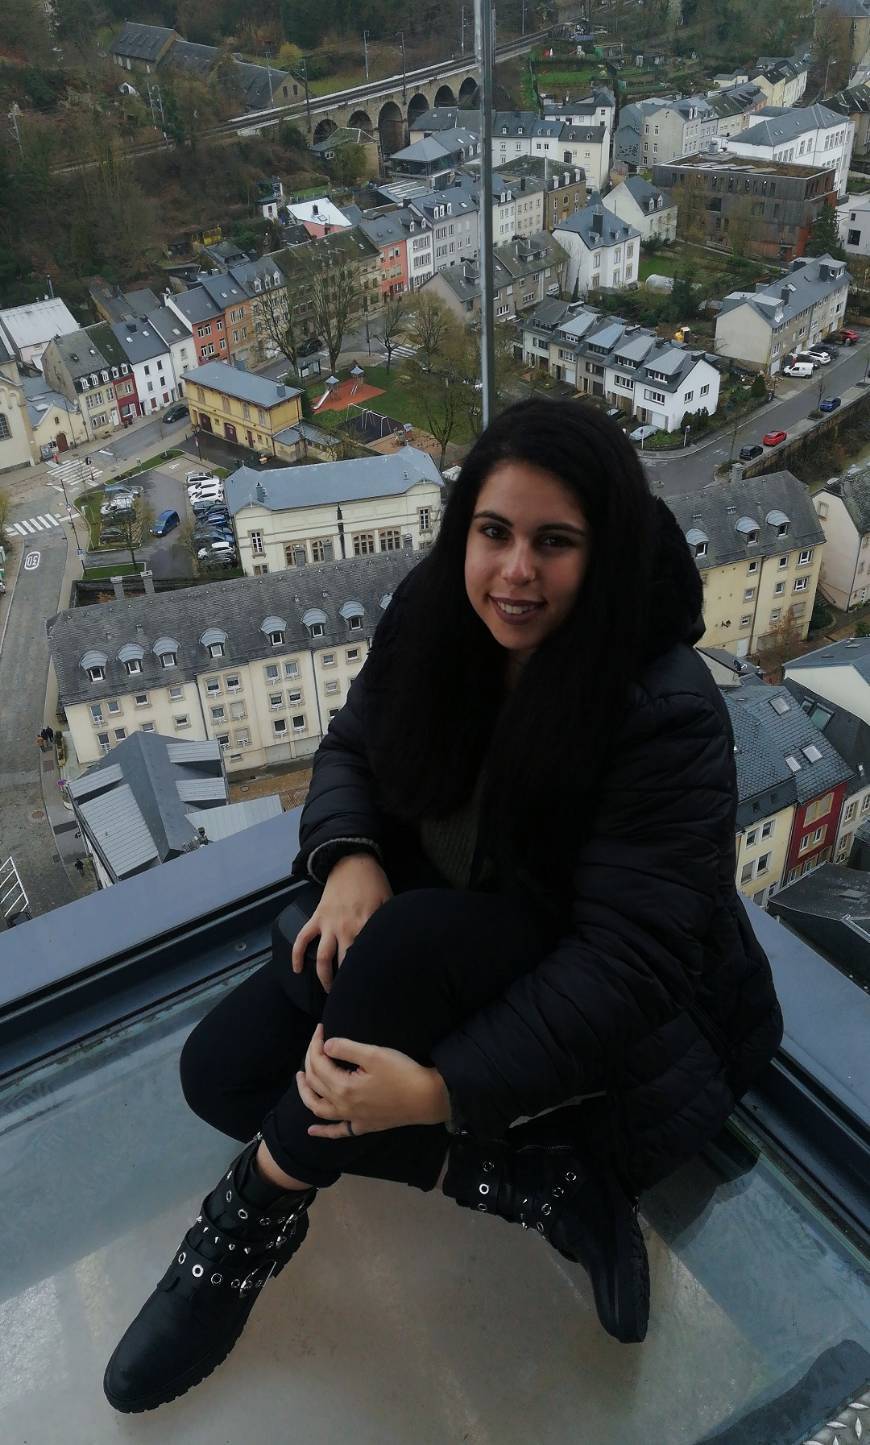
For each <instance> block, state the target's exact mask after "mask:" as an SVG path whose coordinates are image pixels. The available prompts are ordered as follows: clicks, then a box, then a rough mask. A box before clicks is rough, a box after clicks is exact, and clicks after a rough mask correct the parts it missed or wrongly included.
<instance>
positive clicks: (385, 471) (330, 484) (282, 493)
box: [224, 446, 444, 516]
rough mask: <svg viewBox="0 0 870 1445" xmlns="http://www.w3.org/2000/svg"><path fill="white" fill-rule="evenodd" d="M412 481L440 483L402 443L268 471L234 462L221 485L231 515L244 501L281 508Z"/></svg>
mask: <svg viewBox="0 0 870 1445" xmlns="http://www.w3.org/2000/svg"><path fill="white" fill-rule="evenodd" d="M418 482H434V483H435V484H436V485H437V486H439V487H443V485H444V483H443V481H442V479H441V473H440V472H439V470H438V468H437V467H436V465H435V463H434V461H433V460H432V458H431V457H430V456H429V453H428V452H422V451H420V450H419V449H418V448H417V447H411V446H407V447H402V449H401V450H400V451H398V452H392V453H390V454H388V455H386V456H376V457H357V458H355V459H354V460H352V461H346V462H316V463H314V464H312V465H310V466H302V467H270V468H269V470H268V471H262V470H261V469H259V468H257V467H239V468H238V470H237V471H235V472H232V473H231V475H230V476H228V477H227V479H226V481H225V483H224V490H225V492H226V498H227V506H228V507H229V509H230V511H231V512H232V514H233V516H235V515H236V514H237V513H238V512H240V511H241V510H242V508H243V507H249V506H256V507H266V508H268V510H269V511H270V512H281V511H284V510H285V509H286V508H287V507H316V506H319V505H322V504H324V503H332V504H334V503H341V502H358V501H362V500H365V499H368V498H370V497H394V496H402V495H403V494H404V493H405V492H408V491H410V489H411V487H413V486H416V484H417V483H418Z"/></svg>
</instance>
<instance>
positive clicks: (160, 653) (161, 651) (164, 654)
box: [151, 637, 178, 667]
mask: <svg viewBox="0 0 870 1445" xmlns="http://www.w3.org/2000/svg"><path fill="white" fill-rule="evenodd" d="M151 651H152V652H153V653H154V656H155V657H157V658H159V660H160V666H161V667H175V666H176V665H177V663H178V643H177V642H176V640H175V638H174V637H158V639H157V641H156V642H155V644H154V646H153V647H152V649H151Z"/></svg>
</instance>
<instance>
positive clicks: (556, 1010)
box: [294, 503, 782, 1188]
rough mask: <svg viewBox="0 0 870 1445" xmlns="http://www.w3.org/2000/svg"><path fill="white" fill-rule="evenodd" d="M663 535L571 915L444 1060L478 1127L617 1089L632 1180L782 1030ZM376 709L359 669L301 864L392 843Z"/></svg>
mask: <svg viewBox="0 0 870 1445" xmlns="http://www.w3.org/2000/svg"><path fill="white" fill-rule="evenodd" d="M656 547H657V565H656V579H657V582H656V598H655V605H654V607H653V608H652V609H651V616H652V619H653V620H652V625H651V629H650V644H649V647H648V649H647V653H648V660H647V662H646V664H645V666H644V669H643V672H642V675H641V676H640V677H639V678H638V680H637V682H636V685H635V686H634V687H633V689H632V695H631V705H630V708H629V711H628V713H627V716H626V718H625V721H624V724H623V726H622V728H621V731H620V734H619V737H618V741H617V744H616V746H615V747H614V748H613V750H612V763H611V766H610V768H609V770H608V771H607V775H606V776H605V777H604V778H603V779H602V780H601V782H600V784H599V786H598V787H597V789H596V801H595V810H594V826H593V827H592V828H591V829H589V828H587V829H586V830H585V837H584V840H583V841H582V843H581V844H580V845H579V847H578V851H577V857H576V861H575V866H574V870H573V883H572V897H571V900H570V912H569V917H570V922H569V924H568V926H567V927H566V928H565V929H564V931H563V933H562V936H561V937H560V939H559V941H558V942H557V944H556V946H555V947H554V948H553V949H552V950H551V951H550V952H549V953H548V954H547V955H546V957H545V958H544V959H543V960H542V961H541V962H540V963H539V964H538V966H537V967H536V968H534V969H533V970H532V971H531V972H530V973H528V974H526V975H525V976H524V977H522V978H520V979H519V980H517V981H516V982H515V983H514V984H513V985H512V986H511V987H510V988H509V989H508V990H507V992H506V993H505V994H504V995H503V996H502V997H501V998H500V999H499V1000H497V1001H496V1002H495V1003H493V1004H491V1005H490V1006H489V1007H488V1008H485V1009H482V1010H481V1011H480V1012H479V1013H477V1014H474V1015H473V1016H472V1017H470V1018H469V1019H467V1020H466V1022H465V1023H464V1024H463V1025H462V1026H461V1027H460V1028H458V1029H457V1030H456V1031H455V1032H454V1033H453V1034H451V1035H450V1036H449V1037H447V1038H445V1039H443V1040H442V1041H441V1043H440V1044H439V1045H438V1047H437V1048H436V1050H435V1051H434V1055H433V1059H434V1062H435V1063H436V1065H437V1067H438V1068H439V1069H440V1071H441V1073H442V1074H443V1076H444V1078H445V1080H446V1082H447V1085H448V1088H449V1089H450V1093H451V1095H452V1097H453V1098H454V1099H455V1100H456V1102H457V1104H458V1107H459V1110H460V1113H461V1115H462V1116H463V1119H464V1120H465V1121H466V1122H467V1124H468V1125H469V1127H471V1128H472V1129H473V1130H474V1132H476V1133H479V1134H481V1135H483V1136H490V1137H491V1136H493V1135H495V1134H501V1133H502V1132H503V1131H504V1130H505V1129H506V1128H507V1127H508V1125H509V1124H510V1123H511V1122H512V1121H513V1120H515V1119H517V1118H519V1117H521V1116H527V1115H533V1114H536V1113H539V1112H540V1111H541V1110H543V1109H548V1108H552V1107H554V1106H555V1105H558V1104H560V1103H564V1102H565V1101H566V1100H568V1099H570V1098H572V1097H576V1096H577V1095H581V1094H586V1093H592V1092H595V1091H598V1090H602V1089H606V1090H607V1091H608V1092H609V1094H610V1096H611V1099H612V1102H613V1106H614V1124H615V1130H616V1133H615V1142H616V1144H617V1147H618V1150H619V1153H620V1155H621V1157H622V1159H623V1161H624V1164H625V1167H626V1168H627V1170H628V1171H629V1172H630V1173H631V1175H632V1176H633V1178H634V1180H635V1182H636V1184H637V1186H638V1188H644V1187H648V1186H649V1185H650V1184H652V1183H654V1182H655V1181H656V1180H657V1179H660V1178H662V1177H664V1176H665V1175H666V1174H668V1173H670V1172H671V1171H672V1170H673V1169H674V1168H676V1167H677V1166H678V1165H679V1164H680V1163H681V1162H682V1161H683V1160H685V1159H687V1158H689V1157H691V1155H692V1154H694V1153H696V1152H697V1150H698V1149H699V1148H700V1147H701V1146H702V1145H703V1144H704V1143H705V1141H706V1140H708V1139H709V1138H711V1137H712V1136H713V1135H714V1134H715V1133H716V1132H718V1130H719V1129H720V1128H721V1126H722V1124H723V1123H724V1122H725V1120H726V1119H727V1117H728V1115H729V1114H730V1112H731V1110H732V1108H733V1106H734V1103H735V1100H736V1099H737V1098H738V1097H739V1096H740V1095H741V1094H742V1093H743V1092H744V1091H745V1090H746V1088H748V1086H749V1085H750V1084H751V1083H752V1082H753V1081H754V1080H755V1079H756V1078H757V1077H758V1076H759V1074H760V1073H761V1072H762V1070H763V1069H764V1068H765V1067H766V1065H767V1064H768V1062H769V1061H770V1059H771V1057H772V1056H773V1054H774V1052H775V1050H776V1048H777V1046H778V1045H779V1042H780V1038H781V1035H782V1018H781V1014H780V1010H779V1005H778V1003H777V1001H776V996H775V993H774V990H773V983H772V979H771V974H770V967H769V964H768V961H767V958H766V956H765V954H764V952H763V951H762V949H761V947H760V945H759V944H758V943H757V941H756V939H755V935H754V933H753V932H752V929H751V927H750V925H749V922H748V919H747V917H746V913H745V910H744V908H743V905H742V903H741V901H740V899H739V897H738V895H737V893H736V890H735V885H734V873H735V839H734V834H735V811H736V782H735V769H734V758H733V742H732V735H731V727H730V722H729V718H728V712H727V709H726V708H725V706H724V704H723V702H722V699H721V697H720V695H719V690H718V688H717V687H716V686H715V684H714V683H713V681H712V679H711V676H710V673H709V671H708V669H707V667H706V665H705V663H704V662H703V661H702V659H701V658H700V657H699V656H698V654H697V653H696V652H695V651H694V649H693V647H692V646H691V643H692V642H693V641H696V640H697V638H698V637H699V636H700V635H701V631H702V629H703V624H702V623H701V622H700V620H699V613H700V601H701V589H700V583H699V580H698V575H697V570H696V568H695V564H694V562H693V560H692V559H691V557H690V556H689V553H688V548H687V547H686V545H685V542H684V540H683V537H682V534H681V533H680V531H679V529H678V527H677V525H676V522H675V521H674V519H673V517H672V514H671V513H670V512H669V511H668V509H667V508H666V507H665V506H664V504H662V503H659V504H658V537H657V541H656ZM412 579H413V573H412V574H411V576H410V578H409V579H408V581H412ZM407 585H408V583H407V582H406V583H403V588H404V587H406V586H407ZM401 608H402V588H400V589H398V590H397V592H396V595H395V597H394V599H393V602H392V604H391V605H390V608H389V610H388V613H387V614H386V616H385V618H384V621H383V623H382V624H381V627H380V629H379V631H378V635H377V638H376V641H375V647H376V648H388V647H389V645H390V638H391V636H394V635H395V632H394V629H395V628H397V627H398V626H400V625H401ZM366 702H367V698H366V669H365V668H364V669H363V671H362V672H361V674H360V675H359V677H358V678H357V679H356V680H355V681H354V683H353V685H352V687H351V690H350V693H349V695H348V700H347V703H346V705H345V707H344V708H343V709H342V711H341V712H340V713H339V714H338V716H337V717H336V718H335V719H334V720H333V722H332V724H331V726H330V729H329V732H328V734H327V736H326V737H325V738H324V740H323V742H322V743H321V746H320V748H319V750H318V753H317V756H316V759H315V764H314V776H313V779H312V784H311V790H310V792H309V795H308V801H307V802H306V805H305V809H304V811H303V814H302V821H301V827H300V851H299V854H298V856H297V858H296V860H295V863H294V874H296V875H304V873H305V871H306V865H307V860H308V857H309V855H310V854H311V853H312V852H313V851H314V850H315V849H316V848H317V847H319V846H320V845H321V844H322V843H324V842H327V841H331V840H334V839H338V838H367V839H372V840H374V841H375V842H377V843H379V844H380V845H381V846H383V847H385V848H387V849H389V848H390V844H391V840H392V843H393V846H394V845H395V838H396V827H395V822H394V820H392V819H390V818H388V817H387V816H385V814H384V812H383V811H382V810H381V809H379V807H378V804H377V796H378V793H379V789H378V784H377V778H376V776H375V772H374V771H373V769H374V766H375V765H374V762H373V760H372V757H371V755H370V753H369V750H368V748H367V730H366ZM510 887H511V882H510V880H508V881H507V883H506V886H505V891H510Z"/></svg>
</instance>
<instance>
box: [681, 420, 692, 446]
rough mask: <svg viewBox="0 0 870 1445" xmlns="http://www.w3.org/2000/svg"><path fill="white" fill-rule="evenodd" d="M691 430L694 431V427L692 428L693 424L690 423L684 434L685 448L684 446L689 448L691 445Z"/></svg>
mask: <svg viewBox="0 0 870 1445" xmlns="http://www.w3.org/2000/svg"><path fill="white" fill-rule="evenodd" d="M691 430H692V426H691V423H689V425H688V426H687V427H686V430H685V431H684V432H683V446H684V447H687V446H688V445H689V432H690V431H691Z"/></svg>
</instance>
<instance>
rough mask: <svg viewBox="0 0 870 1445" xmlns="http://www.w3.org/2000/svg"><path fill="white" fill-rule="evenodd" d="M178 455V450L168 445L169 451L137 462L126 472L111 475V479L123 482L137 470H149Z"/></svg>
mask: <svg viewBox="0 0 870 1445" xmlns="http://www.w3.org/2000/svg"><path fill="white" fill-rule="evenodd" d="M180 456H181V452H180V451H178V450H177V449H176V448H174V447H170V449H169V451H166V452H160V453H159V455H158V456H156V457H149V458H148V460H147V461H144V462H137V463H136V465H135V467H130V468H129V470H128V471H126V472H118V474H117V476H114V477H112V479H111V481H112V482H125V481H127V480H128V479H129V478H130V477H135V476H138V474H139V472H150V471H151V470H152V468H154V467H159V466H160V464H161V462H168V461H171V460H172V458H173V457H180Z"/></svg>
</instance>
